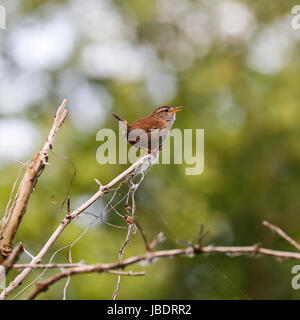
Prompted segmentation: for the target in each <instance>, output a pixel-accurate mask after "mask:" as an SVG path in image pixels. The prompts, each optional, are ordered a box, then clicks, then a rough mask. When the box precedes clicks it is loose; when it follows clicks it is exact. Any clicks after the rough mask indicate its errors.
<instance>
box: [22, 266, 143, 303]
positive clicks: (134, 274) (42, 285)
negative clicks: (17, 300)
mask: <svg viewBox="0 0 300 320" xmlns="http://www.w3.org/2000/svg"><path fill="white" fill-rule="evenodd" d="M97 268H98V267H97V266H96V265H95V266H88V268H87V271H85V270H73V269H69V270H67V271H64V272H61V273H57V274H55V275H53V276H51V277H49V278H48V279H46V280H45V281H43V282H40V283H38V284H37V287H36V288H35V289H34V290H33V291H32V292H31V293H30V294H29V295H28V296H27V297H26V300H33V299H35V298H36V297H37V296H38V295H39V294H40V293H41V292H44V291H47V290H48V288H49V286H50V285H52V284H53V283H55V282H57V281H58V280H60V279H63V278H65V277H71V276H72V275H75V274H83V273H91V272H98V273H103V272H105V273H111V274H117V275H122V276H130V277H140V276H144V275H145V274H146V272H144V271H142V272H132V271H129V272H123V271H115V270H97Z"/></svg>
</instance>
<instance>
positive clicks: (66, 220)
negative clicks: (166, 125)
mask: <svg viewBox="0 0 300 320" xmlns="http://www.w3.org/2000/svg"><path fill="white" fill-rule="evenodd" d="M149 157H150V155H149V154H147V155H145V156H143V157H141V158H140V159H139V160H138V161H136V162H135V163H134V164H133V165H131V166H130V167H129V168H128V169H127V170H125V171H123V172H122V173H121V174H119V175H118V176H117V177H116V178H115V179H113V180H112V181H111V182H109V183H108V184H107V185H106V186H103V187H100V190H99V191H98V192H96V193H95V194H94V195H93V196H92V197H91V198H90V199H89V200H87V201H86V202H85V203H83V204H82V205H81V206H80V207H79V208H77V209H76V210H74V211H73V212H72V213H71V214H70V215H68V216H66V217H65V218H64V219H63V220H62V222H61V223H60V224H59V226H58V227H57V229H56V230H55V231H54V232H53V234H52V235H51V237H50V238H49V239H48V241H47V242H46V244H45V245H44V247H43V248H42V249H41V251H40V252H39V253H38V254H37V255H36V256H35V257H34V259H32V261H31V263H30V265H35V264H38V263H40V261H41V259H42V258H43V257H44V255H45V254H46V253H47V252H48V250H49V249H50V248H51V246H52V245H53V243H54V242H55V241H56V240H57V238H58V237H59V236H60V235H61V233H62V232H63V231H64V229H65V228H66V227H67V226H68V225H69V223H70V222H71V221H72V220H73V219H74V218H76V217H78V216H79V215H80V213H81V212H83V211H85V210H86V209H87V208H88V207H90V206H91V205H92V204H93V203H94V202H95V201H96V200H98V199H99V198H101V197H102V196H103V195H104V194H105V193H107V192H108V191H109V189H110V188H112V187H113V186H114V185H115V184H116V183H118V182H120V181H121V180H123V179H124V178H125V177H126V176H127V175H128V174H130V173H132V172H133V171H134V170H136V169H137V168H139V167H140V166H141V165H143V164H144V162H145V161H146V160H147V159H148V158H149ZM31 271H32V268H30V267H28V268H26V269H24V270H23V271H22V272H21V273H20V274H19V275H18V276H17V277H16V278H15V279H14V280H13V281H12V282H11V283H10V284H9V286H8V287H7V288H6V289H4V290H3V291H2V293H1V295H0V300H4V299H6V297H7V296H8V295H9V294H10V293H11V292H12V291H14V290H15V289H16V288H17V287H18V286H19V285H20V284H21V283H22V282H23V280H24V279H25V278H26V277H27V276H28V275H29V274H30V272H31Z"/></svg>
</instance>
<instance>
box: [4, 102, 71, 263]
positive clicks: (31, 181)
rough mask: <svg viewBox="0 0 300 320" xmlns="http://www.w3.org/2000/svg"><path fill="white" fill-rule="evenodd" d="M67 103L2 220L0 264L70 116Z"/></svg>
mask: <svg viewBox="0 0 300 320" xmlns="http://www.w3.org/2000/svg"><path fill="white" fill-rule="evenodd" d="M66 103H67V100H64V101H63V102H62V104H61V105H60V107H59V108H58V110H57V113H56V116H55V120H54V123H53V126H52V129H51V131H50V134H49V136H48V138H47V140H46V142H45V144H44V146H43V148H42V150H41V151H38V152H37V153H36V154H35V155H34V157H33V158H32V160H31V161H30V163H29V164H28V166H27V169H26V172H25V174H24V177H23V179H22V181H21V183H20V185H19V189H18V191H17V194H16V196H15V199H14V201H13V204H12V206H11V208H10V209H9V210H8V212H7V213H6V214H5V217H4V219H3V220H2V223H1V226H0V229H1V230H0V234H1V239H0V264H2V263H3V262H4V260H5V259H6V258H7V257H8V256H9V255H10V253H11V251H12V242H13V240H14V238H15V236H16V233H17V231H18V228H19V225H20V223H21V221H22V218H23V216H24V214H25V212H26V207H27V204H28V201H29V198H30V196H31V193H32V192H33V190H34V187H35V185H36V183H37V181H38V178H39V176H40V175H41V173H42V172H43V170H44V168H45V167H46V165H47V164H48V154H49V151H50V150H51V149H52V145H53V142H54V139H55V137H56V135H57V132H58V130H59V128H60V127H61V125H62V124H63V122H64V120H65V119H66V117H67V114H68V112H67V109H66Z"/></svg>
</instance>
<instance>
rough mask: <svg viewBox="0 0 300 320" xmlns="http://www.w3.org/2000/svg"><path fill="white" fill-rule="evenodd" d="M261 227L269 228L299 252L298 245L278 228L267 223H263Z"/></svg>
mask: <svg viewBox="0 0 300 320" xmlns="http://www.w3.org/2000/svg"><path fill="white" fill-rule="evenodd" d="M263 225H264V226H266V227H268V228H270V229H271V230H272V231H274V232H276V233H277V234H278V235H279V236H280V237H282V238H283V239H285V240H286V241H287V242H289V243H290V244H291V245H292V246H294V247H295V248H296V249H297V250H299V251H300V244H299V243H298V242H296V241H295V240H294V239H292V238H291V237H290V236H288V235H287V234H286V233H285V232H284V231H283V230H281V229H280V228H278V227H277V226H275V225H274V224H272V223H270V222H268V221H263Z"/></svg>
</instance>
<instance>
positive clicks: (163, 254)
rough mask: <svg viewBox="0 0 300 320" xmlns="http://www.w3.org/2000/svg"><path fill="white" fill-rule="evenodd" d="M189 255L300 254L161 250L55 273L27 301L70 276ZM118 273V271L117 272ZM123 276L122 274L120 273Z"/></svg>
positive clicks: (209, 248)
mask: <svg viewBox="0 0 300 320" xmlns="http://www.w3.org/2000/svg"><path fill="white" fill-rule="evenodd" d="M191 253H194V254H196V255H197V254H210V253H225V254H231V255H232V257H237V256H239V255H240V254H250V255H251V256H253V255H256V254H262V255H267V256H273V257H275V258H281V259H282V258H285V259H287V258H290V259H296V260H300V253H295V252H286V251H278V250H270V249H266V248H260V247H258V246H257V245H253V246H245V247H225V246H216V247H215V246H212V245H210V246H206V247H201V246H198V245H194V246H193V247H188V248H183V249H171V250H161V251H155V252H146V253H144V254H141V255H138V256H135V257H130V258H128V259H126V260H122V261H117V262H113V263H108V264H101V263H98V264H94V265H84V266H80V267H77V268H70V269H68V270H66V271H63V272H60V273H57V274H55V275H53V276H51V277H50V278H48V279H46V280H44V281H43V282H42V283H39V284H37V287H36V288H35V290H34V291H33V292H31V293H30V294H29V296H28V297H27V299H34V298H35V297H36V296H37V295H38V294H39V293H41V292H43V291H46V290H47V289H48V287H49V286H50V285H52V284H54V283H55V282H57V281H58V280H60V279H62V278H65V277H68V276H72V275H75V274H84V273H91V272H98V273H101V272H110V271H111V270H115V269H120V268H125V267H127V266H129V265H134V264H137V263H139V262H142V261H147V262H149V261H152V262H153V261H156V260H157V258H167V257H175V256H188V257H190V256H191ZM117 272H120V271H117ZM120 274H121V275H123V274H122V273H120Z"/></svg>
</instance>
